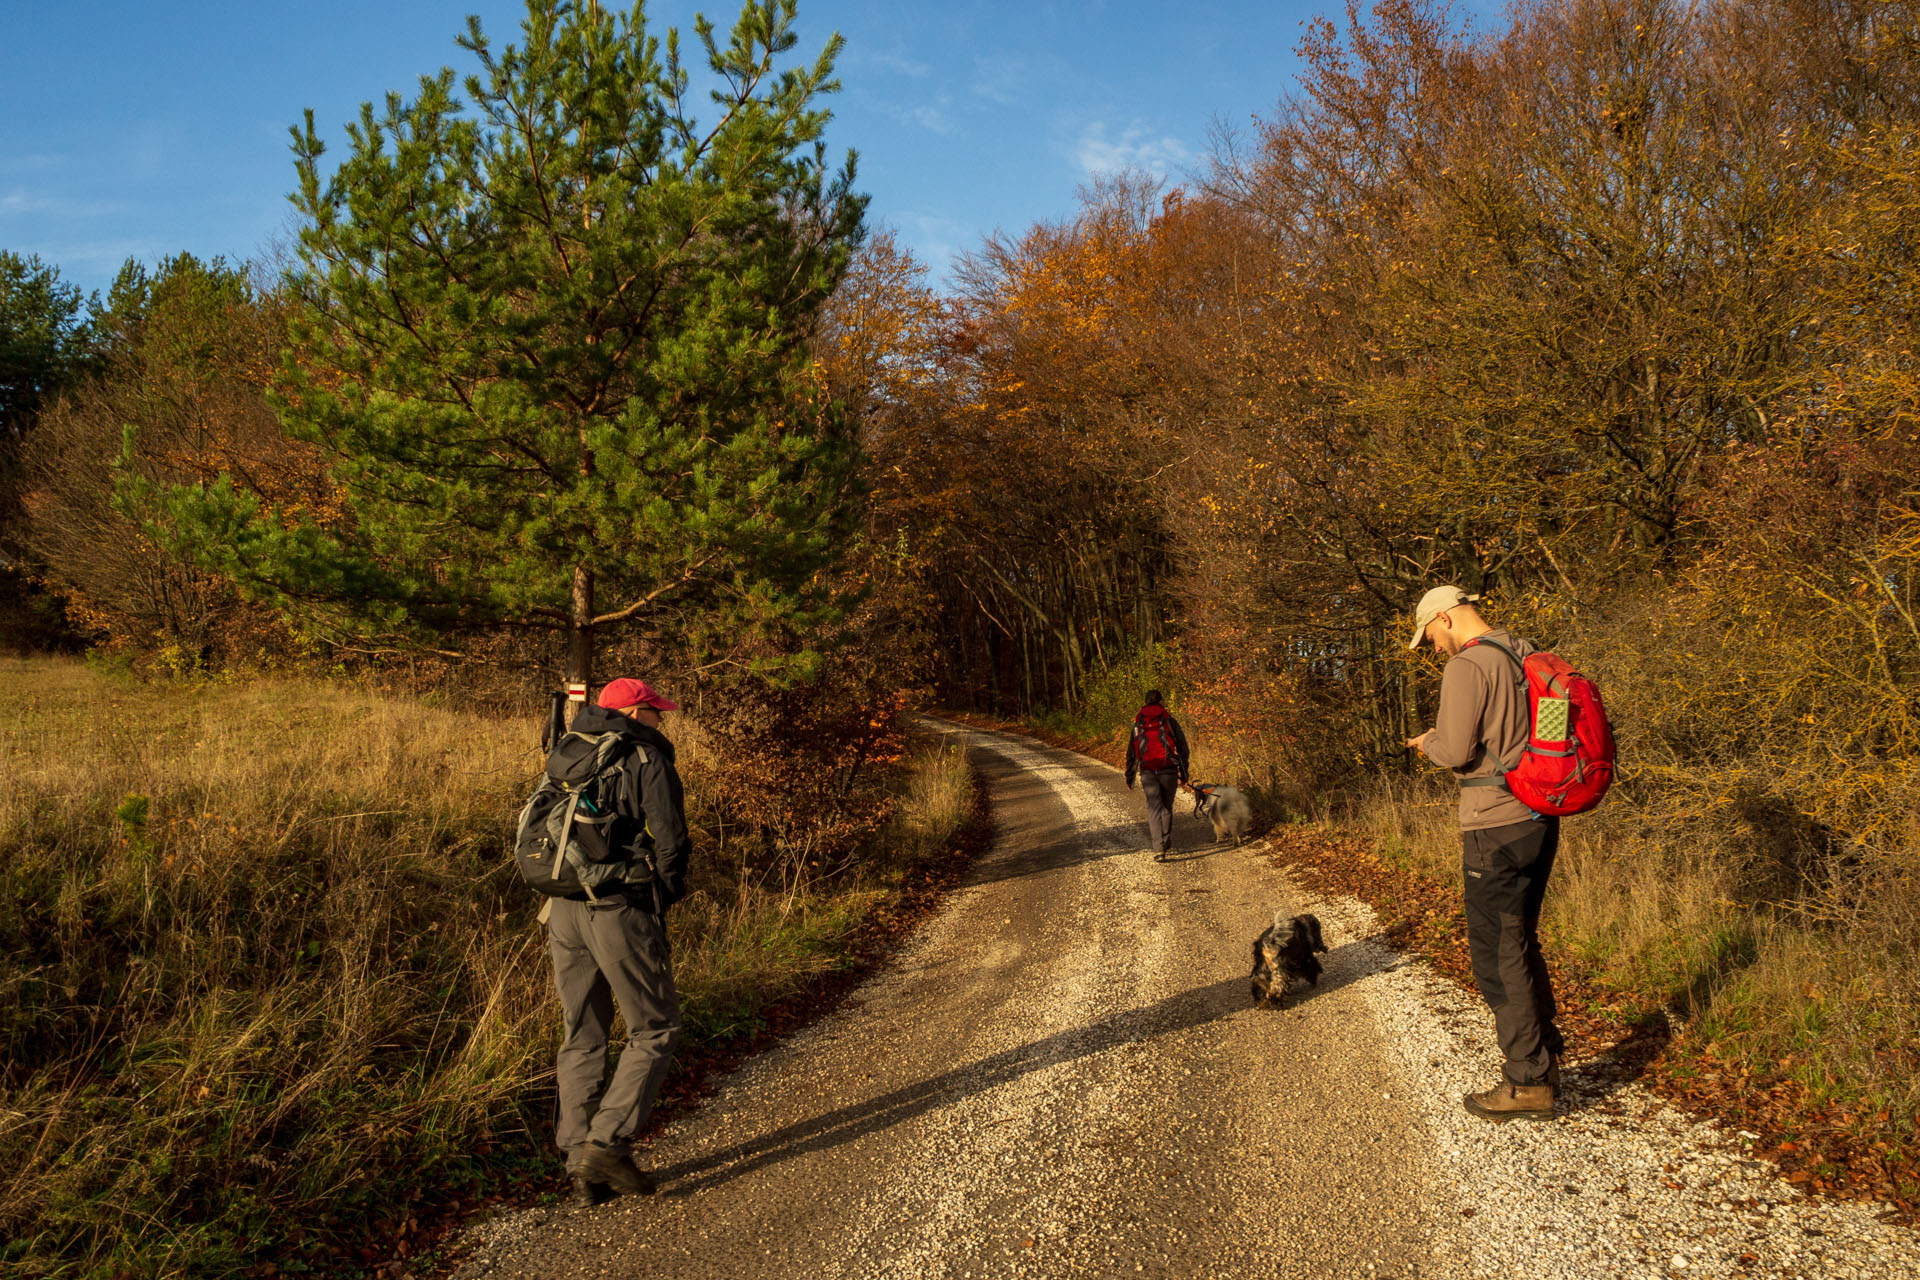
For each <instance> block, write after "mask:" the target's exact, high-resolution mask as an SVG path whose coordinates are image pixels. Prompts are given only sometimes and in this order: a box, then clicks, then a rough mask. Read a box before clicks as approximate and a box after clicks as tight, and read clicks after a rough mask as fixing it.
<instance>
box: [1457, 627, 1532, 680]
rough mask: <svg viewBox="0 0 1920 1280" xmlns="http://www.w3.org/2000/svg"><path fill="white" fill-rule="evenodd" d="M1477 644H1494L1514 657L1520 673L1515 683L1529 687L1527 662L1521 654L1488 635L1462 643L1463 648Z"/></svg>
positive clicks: (1515, 678)
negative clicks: (1522, 658)
mask: <svg viewBox="0 0 1920 1280" xmlns="http://www.w3.org/2000/svg"><path fill="white" fill-rule="evenodd" d="M1477 644H1488V645H1492V646H1493V647H1494V648H1496V649H1498V650H1499V651H1500V652H1502V653H1504V654H1506V655H1507V657H1509V658H1511V659H1513V665H1514V666H1515V667H1516V668H1518V670H1519V674H1518V675H1517V676H1515V677H1514V683H1516V684H1518V685H1519V686H1520V687H1521V688H1522V689H1525V688H1526V687H1527V664H1526V663H1525V662H1523V661H1522V660H1521V658H1520V655H1519V654H1517V653H1515V652H1514V651H1513V650H1511V649H1509V648H1507V646H1505V645H1503V644H1501V643H1500V642H1499V641H1498V640H1492V639H1489V638H1487V637H1486V636H1476V637H1474V638H1473V639H1471V640H1469V641H1467V642H1466V643H1465V644H1463V645H1461V646H1460V647H1461V648H1462V649H1471V648H1473V646H1475V645H1477Z"/></svg>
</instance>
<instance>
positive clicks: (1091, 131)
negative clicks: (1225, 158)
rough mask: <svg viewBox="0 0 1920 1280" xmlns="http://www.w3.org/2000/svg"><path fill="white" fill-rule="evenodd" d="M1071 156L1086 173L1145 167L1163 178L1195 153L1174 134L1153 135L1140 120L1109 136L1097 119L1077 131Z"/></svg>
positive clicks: (1188, 160) (1189, 161) (1188, 161)
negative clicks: (1077, 138) (1078, 132)
mask: <svg viewBox="0 0 1920 1280" xmlns="http://www.w3.org/2000/svg"><path fill="white" fill-rule="evenodd" d="M1073 158H1074V159H1075V160H1076V161H1077V162H1079V165H1080V167H1081V168H1082V169H1083V170H1085V171H1086V172H1087V174H1088V175H1089V176H1097V175H1099V174H1104V173H1118V172H1120V171H1121V170H1123V169H1144V170H1146V171H1147V172H1148V173H1152V174H1156V175H1158V176H1160V177H1163V178H1164V177H1166V176H1167V174H1168V173H1169V172H1170V171H1171V170H1174V169H1180V168H1184V167H1185V166H1187V165H1190V164H1192V163H1193V162H1194V159H1195V157H1194V154H1193V152H1191V151H1189V150H1188V149H1187V148H1186V146H1185V145H1184V144H1183V143H1182V142H1181V141H1180V140H1179V139H1178V138H1175V137H1172V136H1170V135H1167V134H1160V135H1158V136H1155V135H1154V133H1153V131H1152V130H1151V129H1149V128H1148V127H1147V126H1146V125H1144V124H1141V123H1140V122H1139V121H1135V122H1134V123H1132V124H1130V125H1128V126H1127V127H1126V128H1125V129H1122V130H1121V131H1120V133H1119V134H1118V136H1109V135H1108V132H1107V125H1106V122H1105V121H1104V120H1096V121H1094V122H1093V123H1092V124H1090V125H1088V126H1087V127H1086V128H1085V129H1084V130H1082V131H1081V133H1080V140H1079V141H1078V142H1077V143H1075V144H1074V148H1073Z"/></svg>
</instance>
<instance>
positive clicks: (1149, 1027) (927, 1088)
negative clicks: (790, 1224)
mask: <svg viewBox="0 0 1920 1280" xmlns="http://www.w3.org/2000/svg"><path fill="white" fill-rule="evenodd" d="M1247 1007H1248V1006H1247V980H1246V979H1245V978H1244V977H1233V978H1222V979H1221V980H1220V981H1218V982H1215V983H1213V984H1211V985H1210V986H1205V987H1197V988H1195V989H1193V990H1191V991H1183V992H1181V993H1180V994H1179V995H1176V996H1169V997H1168V998H1166V999H1165V1000H1161V1001H1159V1002H1157V1003H1155V1004H1150V1005H1147V1006H1146V1007H1145V1008H1140V1009H1128V1010H1126V1011H1124V1012H1121V1013H1116V1014H1113V1015H1111V1016H1110V1017H1106V1018H1102V1019H1100V1021H1098V1022H1095V1023H1093V1024H1092V1025H1090V1026H1085V1027H1074V1028H1072V1029H1070V1030H1067V1031H1060V1032H1056V1033H1055V1034H1053V1035H1050V1036H1047V1037H1045V1038H1043V1039H1040V1040H1035V1041H1032V1042H1031V1043H1028V1044H1023V1045H1017V1046H1015V1047H1014V1048H1011V1049H1004V1050H1002V1051H1001V1052H999V1053H996V1054H993V1055H992V1056H990V1057H986V1058H982V1059H981V1060H980V1061H978V1062H970V1063H968V1064H966V1065H965V1066H961V1067H955V1068H954V1069H953V1070H951V1071H946V1072H942V1073H941V1074H940V1075H937V1076H932V1077H929V1078H928V1079H925V1080H920V1081H916V1082H915V1083H913V1084H910V1085H906V1086H903V1087H902V1088H899V1089H895V1090H894V1091H893V1092H891V1093H886V1094H882V1095H881V1096H879V1097H877V1098H869V1099H867V1100H866V1101H864V1102H857V1103H854V1104H852V1105H850V1106H845V1107H841V1108H839V1109H838V1110H836V1111H829V1112H828V1113H827V1114H825V1115H823V1116H817V1117H815V1118H813V1119H810V1120H802V1121H799V1122H797V1123H795V1124H790V1125H788V1126H786V1127H785V1128H784V1129H778V1130H775V1131H774V1132H773V1133H769V1134H766V1135H764V1136H762V1137H758V1138H753V1139H750V1140H748V1141H746V1142H742V1143H739V1144H737V1145H735V1146H732V1147H729V1148H727V1149H726V1150H725V1151H717V1152H714V1153H713V1154H711V1155H707V1156H702V1157H700V1158H699V1159H696V1160H690V1161H686V1162H684V1163H681V1164H676V1165H672V1166H669V1167H668V1168H665V1169H660V1170H657V1171H656V1172H657V1174H658V1176H659V1178H660V1180H661V1182H663V1183H668V1182H670V1183H672V1186H671V1187H669V1188H666V1189H665V1191H664V1194H667V1195H673V1196H684V1195H692V1194H693V1193H694V1192H696V1191H701V1190H704V1189H706V1188H708V1187H715V1186H719V1185H721V1184H722V1183H725V1182H729V1181H731V1180H732V1179H734V1178H737V1177H740V1176H741V1175H742V1174H747V1173H752V1172H753V1171H754V1170H756V1169H760V1168H763V1167H765V1166H767V1165H771V1164H778V1163H779V1162H780V1161H782V1160H788V1159H791V1158H793V1157H794V1156H801V1155H806V1154H808V1153H809V1152H814V1151H824V1150H826V1149H828V1148H831V1147H837V1146H839V1145H840V1144H842V1143H846V1142H855V1141H858V1140H859V1139H861V1138H864V1137H866V1136H867V1135H868V1134H870V1133H876V1132H878V1131H880V1130H882V1129H888V1128H891V1127H892V1126H894V1125H896V1124H900V1123H903V1122H904V1121H908V1120H911V1119H913V1118H914V1117H916V1116H920V1115H924V1114H926V1113H927V1112H929V1111H932V1110H935V1109H936V1108H938V1107H942V1106H945V1105H947V1104H948V1103H951V1102H957V1101H959V1100H960V1099H962V1098H968V1097H972V1096H974V1095H975V1094H980V1093H985V1092H986V1091H987V1090H989V1089H992V1088H995V1087H996V1086H999V1085H1002V1084H1005V1083H1007V1082H1008V1081H1010V1080H1016V1079H1018V1078H1020V1077H1021V1076H1023V1075H1026V1074H1027V1073H1029V1072H1032V1071H1039V1070H1042V1069H1044V1068H1046V1067H1051V1066H1054V1065H1056V1064H1059V1063H1063V1062H1073V1061H1076V1060H1077V1059H1080V1058H1086V1057H1091V1056H1093V1055H1094V1054H1096V1053H1103V1052H1105V1051H1106V1050H1108V1049H1113V1048H1117V1047H1118V1046H1120V1045H1123V1044H1127V1043H1129V1042H1131V1041H1137V1040H1149V1039H1152V1038H1154V1037H1157V1036H1164V1035H1167V1034H1168V1033H1170V1032H1176V1031H1184V1030H1186V1029H1188V1028H1190V1027H1197V1026H1201V1025H1203V1024H1205V1023H1209V1022H1213V1021H1215V1020H1217V1019H1220V1018H1224V1017H1226V1016H1227V1015H1229V1014H1232V1013H1238V1012H1239V1011H1241V1010H1243V1009H1245V1008H1247Z"/></svg>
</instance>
